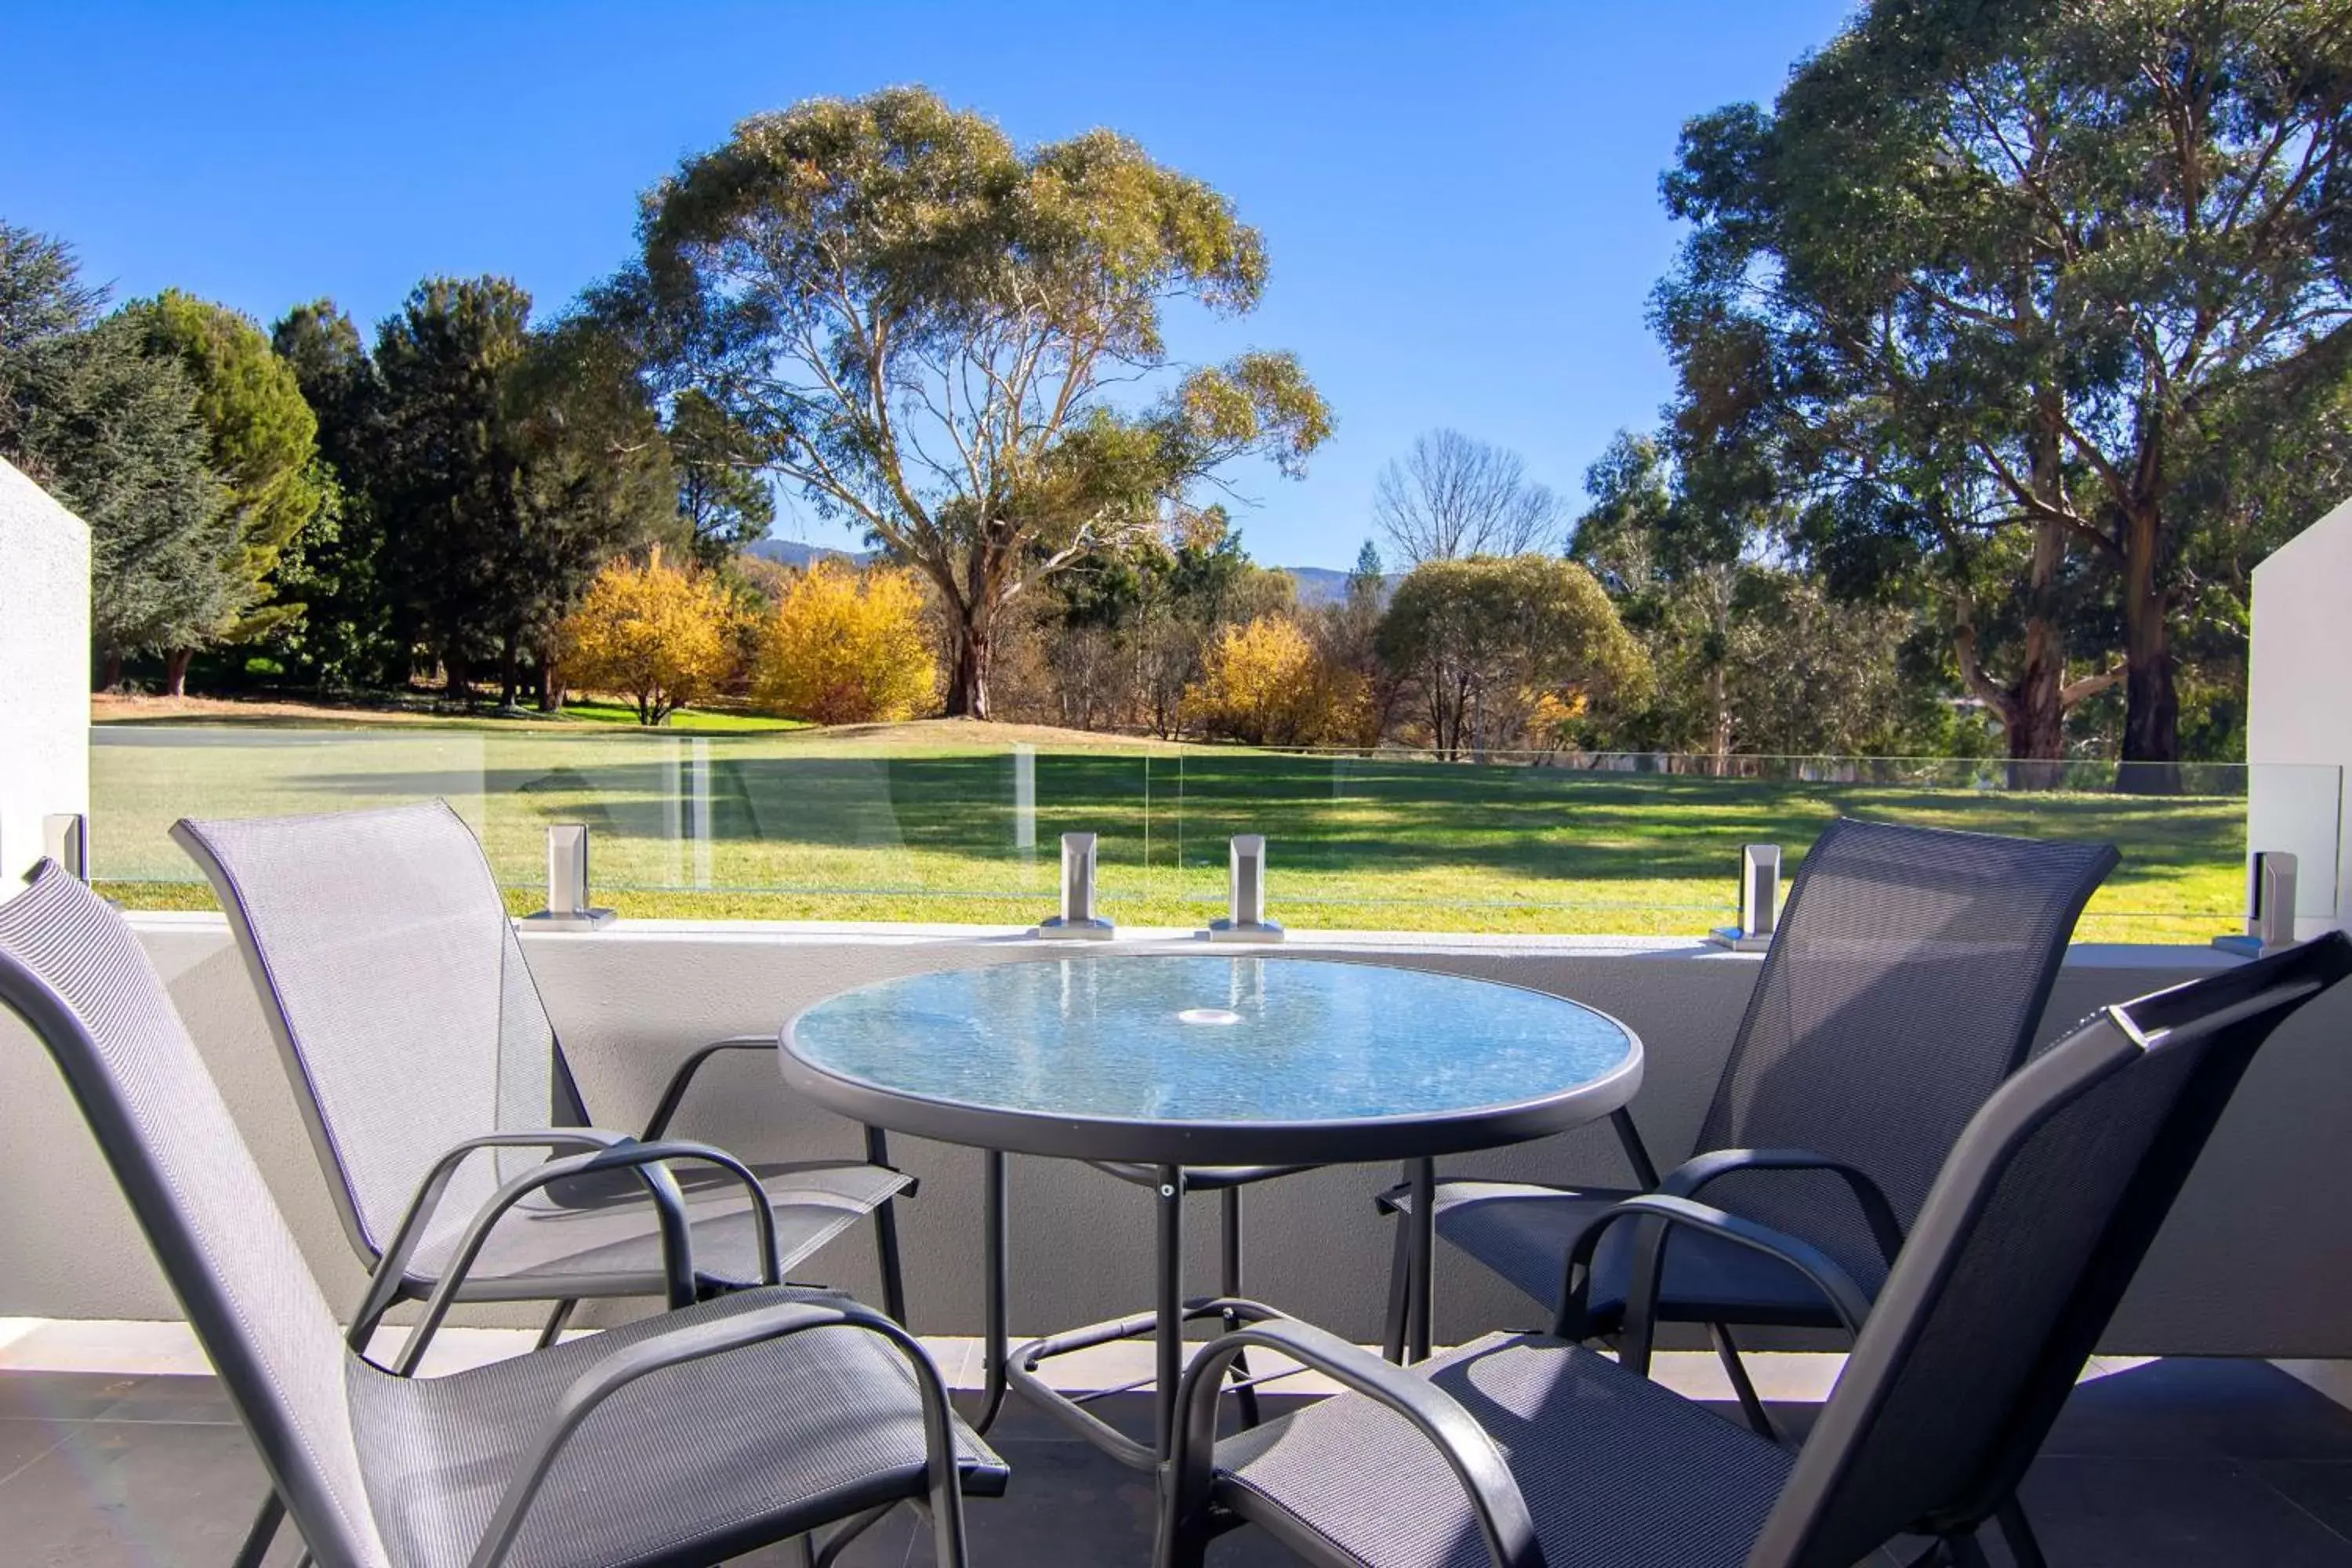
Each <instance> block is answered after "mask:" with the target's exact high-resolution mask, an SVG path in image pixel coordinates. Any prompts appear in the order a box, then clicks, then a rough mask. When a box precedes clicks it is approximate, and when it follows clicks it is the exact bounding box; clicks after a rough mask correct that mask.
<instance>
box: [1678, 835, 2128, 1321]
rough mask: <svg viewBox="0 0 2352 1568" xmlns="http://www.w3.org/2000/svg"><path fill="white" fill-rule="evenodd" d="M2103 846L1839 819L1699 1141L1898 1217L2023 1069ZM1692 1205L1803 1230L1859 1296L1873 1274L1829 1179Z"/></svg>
mask: <svg viewBox="0 0 2352 1568" xmlns="http://www.w3.org/2000/svg"><path fill="white" fill-rule="evenodd" d="M2115 864H2116V852H2115V850H2114V849H2113V848H2112V847H2109V846H2107V845H2105V844H2072V843H2065V842H2053V841H2046V840H2037V839H2024V838H2003V837H1994V836H1992V835H1990V834H1981V833H1950V832H1945V831H1942V830H1939V829H1936V828H1926V827H1891V826H1883V825H1881V824H1877V823H1869V822H1855V821H1853V820H1851V819H1846V818H1842V819H1840V820H1839V821H1837V822H1835V823H1833V824H1832V825H1831V826H1830V828H1829V831H1827V832H1826V833H1824V834H1822V837H1820V839H1819V840H1817V841H1816V842H1815V843H1814V845H1813V847H1812V848H1811V850H1809V851H1808V852H1807V853H1806V856H1805V861H1804V865H1803V867H1802V868H1801V869H1800V870H1799V872H1798V874H1797V879H1796V882H1795V885H1794V886H1793V887H1792V888H1791V889H1790V896H1789V905H1788V910H1787V911H1786V915H1785V917H1784V918H1783V920H1782V921H1781V922H1780V930H1779V931H1778V932H1777V933H1776V934H1775V935H1774V937H1773V939H1772V947H1771V951H1770V952H1769V953H1767V954H1766V955H1765V959H1764V966H1763V972H1762V973H1760V974H1759V975H1758V977H1757V981H1756V990H1755V992H1754V994H1752V995H1751V996H1750V998H1749V1000H1748V1012H1747V1015H1746V1016H1745V1017H1743V1018H1742V1019H1741V1021H1740V1026H1739V1033H1738V1036H1737V1037H1736V1038H1735V1039H1734V1041H1733V1044H1732V1047H1731V1055H1730V1058H1729V1059H1728V1060H1727V1062H1726V1063H1725V1066H1724V1070H1723V1078H1722V1079H1721V1081H1720V1082H1719V1083H1718V1084H1717V1088H1716V1094H1715V1100H1714V1101H1713V1103H1712V1104H1711V1105H1710V1106H1709V1108H1708V1110H1707V1115H1706V1122H1705V1124H1704V1125H1703V1126H1702V1127H1701V1129H1700V1131H1699V1143H1698V1147H1699V1148H1700V1149H1701V1150H1714V1149H1766V1148H1773V1149H1787V1148H1794V1149H1810V1150H1812V1151H1814V1152H1818V1153H1822V1154H1828V1155H1830V1156H1832V1157H1833V1158H1836V1159H1840V1160H1844V1161H1847V1162H1849V1163H1853V1164H1854V1165H1856V1166H1859V1167H1860V1168H1861V1169H1862V1170H1864V1172H1866V1173H1868V1174H1869V1175H1870V1177H1871V1178H1872V1179H1873V1180H1874V1181H1875V1182H1876V1183H1877V1184H1878V1186H1879V1188H1880V1190H1882V1191H1883V1192H1885V1194H1886V1196H1887V1200H1888V1202H1889V1203H1890V1204H1891V1205H1893V1206H1894V1209H1895V1216H1896V1217H1897V1218H1898V1219H1899V1220H1901V1221H1902V1222H1903V1224H1904V1225H1905V1226H1909V1224H1910V1222H1911V1221H1912V1219H1913V1218H1914V1217H1916V1215H1917V1214H1918V1212H1919V1205H1921V1204H1923V1203H1925V1202H1926V1201H1927V1189H1928V1186H1929V1185H1930V1184H1932V1183H1933V1182H1934V1180H1935V1176H1936V1171H1937V1167H1938V1166H1940V1165H1941V1164H1942V1163H1943V1161H1944V1156H1945V1155H1946V1154H1947V1153H1948V1152H1949V1151H1950V1149H1951V1147H1952V1142H1953V1141H1954V1140H1955V1139H1957V1138H1958V1136H1959V1133H1960V1129H1961V1128H1962V1127H1964V1126H1966V1125H1967V1124H1968V1121H1969V1117H1970V1116H1971V1115H1973V1114H1975V1112H1976V1110H1977V1108H1978V1107H1979V1106H1980V1105H1982V1104H1983V1103H1984V1100H1985V1097H1986V1096H1988V1095H1990V1093H1991V1092H1992V1091H1993V1089H1994V1088H1995V1087H1996V1086H1997V1085H1999V1084H2000V1081H2001V1079H2004V1078H2005V1077H2007V1076H2008V1075H2009V1074H2010V1073H2011V1072H2012V1071H2014V1070H2015V1069H2016V1068H2017V1066H2018V1064H2020V1063H2021V1062H2022V1061H2023V1060H2024V1059H2025V1057H2026V1054H2027V1052H2028V1051H2029V1050H2030V1049H2031V1048H2032V1043H2033V1035H2034V1030H2035V1028H2036V1027H2037V1026H2038V1025H2039V1023H2040V1021H2041V1016H2042V1004H2043V1003H2044V1002H2046V1001H2047V1000H2048V998H2049V994H2050V987H2051V984H2053V981H2054V980H2055V979H2056V977H2057V973H2058V965H2059V963H2060V961H2061V960H2062V959H2063V957H2064V955H2065V951H2066V942H2067V938H2068V937H2069V936H2070V935H2071V934H2072V933H2073V931H2074V919H2075V917H2076V916H2077V915H2078V914H2080V913H2081V912H2082V909H2083V905H2084V901H2085V900H2088V899H2089V898H2090V896H2091V894H2092V892H2093V891H2094V890H2095V889H2096V888H2097V887H2098V885H2099V883H2100V881H2101V880H2103V879H2105V876H2106V874H2107V872H2108V871H2109V870H2111V869H2112V868H2114V867H2115ZM1705 1195H1706V1201H1707V1202H1709V1203H1712V1204H1717V1205H1721V1206H1722V1207H1725V1208H1727V1209H1731V1210H1733V1211H1735V1212H1737V1213H1739V1214H1742V1215H1747V1216H1748V1217H1749V1218H1751V1219H1754V1220H1757V1221H1759V1223H1762V1224H1764V1225H1768V1226H1774V1227H1776V1228H1779V1229H1784V1230H1788V1231H1790V1232H1791V1233H1792V1234H1795V1235H1798V1236H1801V1237H1805V1238H1806V1239H1807V1240H1809V1241H1811V1242H1812V1243H1813V1244H1814V1245H1815V1246H1818V1247H1822V1249H1823V1250H1825V1251H1827V1252H1828V1253H1829V1254H1830V1256H1831V1257H1832V1258H1835V1259H1836V1260H1837V1261H1838V1263H1839V1264H1840V1265H1841V1266H1843V1268H1845V1269H1846V1270H1847V1271H1848V1272H1849V1273H1851V1274H1853V1277H1854V1278H1855V1279H1857V1280H1858V1281H1860V1282H1861V1283H1862V1284H1863V1285H1864V1287H1866V1288H1874V1287H1875V1286H1876V1285H1877V1283H1878V1281H1879V1280H1880V1279H1882V1278H1884V1276H1885V1262H1884V1260H1883V1259H1882V1258H1881V1255H1880V1252H1879V1249H1878V1247H1877V1244H1876V1242H1875V1241H1874V1238H1873V1237H1872V1236H1871V1234H1870V1231H1869V1228H1868V1226H1867V1225H1866V1223H1865V1222H1864V1217H1863V1214H1862V1211H1861V1209H1860V1207H1859V1206H1858V1205H1856V1204H1855V1203H1854V1202H1853V1197H1852V1196H1851V1194H1850V1193H1849V1191H1848V1189H1847V1188H1846V1187H1845V1186H1844V1184H1843V1183H1842V1182H1841V1181H1839V1180H1838V1179H1837V1178H1836V1177H1834V1176H1830V1175H1825V1174H1815V1173H1787V1172H1773V1173H1747V1174H1738V1173H1735V1174H1733V1175H1731V1176H1727V1177H1725V1178H1723V1179H1722V1180H1720V1181H1718V1182H1716V1183H1714V1184H1710V1185H1709V1186H1708V1187H1707V1188H1706V1194H1705Z"/></svg>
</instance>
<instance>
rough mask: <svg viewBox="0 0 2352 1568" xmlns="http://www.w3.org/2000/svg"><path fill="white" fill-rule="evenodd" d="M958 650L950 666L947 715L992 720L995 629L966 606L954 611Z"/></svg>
mask: <svg viewBox="0 0 2352 1568" xmlns="http://www.w3.org/2000/svg"><path fill="white" fill-rule="evenodd" d="M955 616H956V622H955V651H954V658H953V659H952V660H951V662H950V665H949V667H948V707H947V711H948V717H949V718H950V719H990V718H993V717H995V715H994V714H993V713H992V711H991V710H990V706H989V700H988V666H989V659H990V656H991V655H992V653H993V652H994V649H993V648H992V646H991V644H992V629H991V628H990V627H989V626H988V625H987V624H986V623H985V622H984V621H982V620H981V619H980V618H979V617H978V616H975V615H974V614H973V612H972V611H971V609H970V608H969V607H966V606H958V607H957V608H956V611H955Z"/></svg>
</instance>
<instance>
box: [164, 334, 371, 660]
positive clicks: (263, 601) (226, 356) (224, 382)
mask: <svg viewBox="0 0 2352 1568" xmlns="http://www.w3.org/2000/svg"><path fill="white" fill-rule="evenodd" d="M131 310H132V312H133V314H134V315H135V316H136V317H137V319H138V320H139V321H140V323H141V324H142V327H143V328H144V330H145V331H146V334H147V346H148V350H149V352H150V353H156V354H169V355H172V356H174V357H176V358H177V359H178V360H179V362H180V364H181V367H182V368H183V369H184V370H185V371H186V372H187V374H188V379H189V381H190V382H191V384H193V385H194V388H195V395H196V414H197V416H198V417H200V418H202V419H203V420H204V422H205V431H206V433H207V434H208V436H209V437H210V440H211V461H212V467H213V470H214V472H215V473H216V474H218V475H219V476H220V478H221V479H222V481H223V482H224V483H226V485H227V486H228V500H229V506H230V509H231V510H233V511H234V512H235V514H236V534H237V571H238V574H239V575H240V577H241V578H242V579H243V581H242V583H241V584H240V587H239V592H238V598H239V600H240V603H239V604H238V605H237V611H236V620H235V621H234V623H232V624H231V625H230V626H228V627H227V629H226V634H225V635H226V637H229V638H230V639H231V640H234V641H249V640H251V639H253V638H255V637H259V636H260V635H261V634H263V633H265V632H268V631H269V630H270V629H272V628H273V627H276V626H281V625H283V624H285V623H286V622H288V621H289V620H291V619H293V618H294V617H296V616H299V615H300V614H301V613H302V605H301V604H300V603H299V601H287V600H285V599H283V598H282V597H281V596H280V595H278V578H277V568H278V558H279V556H280V555H281V554H282V553H283V552H285V550H286V548H287V547H288V546H289V545H290V544H292V543H293V542H294V541H295V539H296V537H297V536H299V534H300V533H301V531H302V530H303V529H305V528H306V527H308V526H309V525H310V522H311V521H313V520H314V519H316V518H317V517H318V516H319V514H320V511H322V510H325V508H326V506H327V504H328V486H329V484H330V482H331V481H330V480H329V479H328V478H327V476H326V474H325V473H324V471H323V470H322V469H321V468H320V466H319V462H318V457H319V453H318V432H319V420H318V416H317V415H315V414H313V413H312V412H311V410H310V403H309V402H308V401H307V400H306V399H305V398H304V396H303V395H302V387H301V383H300V381H299V379H298V378H297V376H296V375H295V374H294V370H293V367H292V366H290V365H289V364H288V363H286V362H285V361H284V360H282V359H280V358H278V353H277V351H276V350H275V349H274V348H272V347H271V346H270V341H269V339H268V338H267V337H265V336H264V335H263V334H262V331H261V329H260V328H259V327H258V326H257V325H256V324H255V323H254V322H253V321H251V320H250V319H249V318H247V317H246V316H243V315H240V314H238V313H237V312H236V311H235V310H230V309H228V308H227V307H226V306H225V305H215V304H212V303H210V302H208V301H206V300H199V299H196V298H195V297H194V295H190V294H184V293H182V292H180V291H179V290H178V289H165V290H164V291H163V293H162V294H160V295H158V296H157V297H156V298H154V299H153V300H145V301H142V302H141V303H140V304H138V305H135V306H133V307H131ZM186 651H187V650H184V649H181V650H174V658H176V659H178V660H179V661H180V668H184V661H185V657H186ZM175 684H176V682H175Z"/></svg>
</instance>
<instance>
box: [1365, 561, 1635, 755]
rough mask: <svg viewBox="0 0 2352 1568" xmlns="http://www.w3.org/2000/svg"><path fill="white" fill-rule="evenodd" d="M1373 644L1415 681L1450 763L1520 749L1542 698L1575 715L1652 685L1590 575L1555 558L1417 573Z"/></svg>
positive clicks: (1428, 567)
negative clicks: (1473, 754) (1459, 758)
mask: <svg viewBox="0 0 2352 1568" xmlns="http://www.w3.org/2000/svg"><path fill="white" fill-rule="evenodd" d="M1380 648H1381V657H1382V658H1385V659H1386V660H1387V661H1388V662H1389V663H1390V665H1391V666H1392V667H1393V668H1397V669H1399V670H1401V671H1404V672H1406V673H1408V674H1409V676H1410V677H1411V679H1412V681H1413V682H1414V686H1415V689H1416V691H1417V694H1418V696H1419V699H1420V702H1421V706H1422V708H1423V711H1424V713H1425V714H1426V716H1427V718H1428V721H1429V729H1430V736H1431V740H1432V742H1433V744H1434V745H1435V746H1436V748H1437V750H1438V752H1440V753H1441V754H1443V755H1444V756H1447V757H1454V756H1459V755H1460V754H1462V753H1463V752H1465V751H1466V752H1489V751H1501V750H1510V749H1514V748H1517V747H1521V746H1525V745H1527V744H1528V741H1529V739H1530V735H1529V729H1530V723H1531V721H1532V720H1533V719H1534V717H1535V715H1536V714H1537V712H1538V709H1539V706H1540V705H1542V702H1543V699H1544V698H1546V697H1548V696H1549V697H1551V698H1554V699H1556V703H1555V704H1554V707H1555V709H1556V710H1561V711H1567V710H1580V709H1582V708H1583V707H1585V706H1587V705H1589V704H1591V703H1592V702H1595V701H1603V702H1605V701H1612V700H1623V699H1625V698H1629V697H1632V696H1634V695H1636V694H1638V693H1640V692H1641V691H1643V689H1645V688H1646V687H1647V685H1648V682H1649V679H1650V668H1649V661H1648V659H1647V658H1645V657H1644V656H1643V652H1642V648H1641V645H1640V644H1638V643H1636V642H1635V641H1634V640H1633V637H1631V636H1630V635H1629V634H1628V633H1627V632H1626V630H1625V627H1624V625H1623V623H1622V621H1620V620H1619V619H1618V616H1617V609H1616V606H1615V605H1612V604H1611V603H1610V602H1609V595H1607V594H1606V593H1604V592H1603V591H1602V590H1601V584H1599V583H1597V582H1595V581H1594V580H1593V576H1592V574H1591V573H1590V572H1588V571H1586V570H1585V569H1584V568H1583V567H1581V566H1580V565H1577V564H1576V563H1573V562H1570V561H1563V560H1561V559H1559V557H1558V556H1553V555H1532V554H1531V555H1514V556H1504V557H1496V556H1484V555H1481V556H1472V557H1470V558H1468V559H1466V560H1462V561H1432V562H1428V563H1424V564H1423V565H1420V566H1416V567H1415V568H1413V570H1412V572H1411V573H1409V574H1406V576H1405V579H1404V581H1403V582H1402V583H1400V584H1397V589H1396V595H1395V596H1394V597H1393V598H1392V599H1391V600H1390V602H1389V608H1388V614H1387V615H1386V616H1385V617H1383V619H1382V621H1381V629H1380ZM1544 749H1549V745H1547V746H1546V747H1545V748H1544Z"/></svg>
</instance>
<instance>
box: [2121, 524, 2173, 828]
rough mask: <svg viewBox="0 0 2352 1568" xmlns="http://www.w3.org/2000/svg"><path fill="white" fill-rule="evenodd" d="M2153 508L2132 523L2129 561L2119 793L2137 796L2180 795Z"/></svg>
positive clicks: (2168, 631)
mask: <svg viewBox="0 0 2352 1568" xmlns="http://www.w3.org/2000/svg"><path fill="white" fill-rule="evenodd" d="M2160 521H2161V520H2160V518H2159V517H2158V513H2157V510H2156V509H2155V508H2154V507H2152V506H2151V507H2148V508H2147V509H2145V510H2143V511H2142V512H2141V513H2140V514H2139V515H2137V516H2136V517H2134V518H2133V519H2132V521H2131V545H2132V547H2131V549H2130V550H2129V551H2127V552H2126V554H2125V557H2124V743H2123V760H2124V762H2125V763H2126V766H2125V767H2123V768H2121V769H2119V770H2118V771H2117V773H2116V788H2117V789H2120V790H2125V791H2127V792H2129V793H2132V794H2135V795H2176V794H2178V793H2179V790H2180V693H2179V689H2178V688H2177V687H2176V686H2175V685H2174V683H2173V672H2172V632H2171V628H2170V627H2169V626H2167V625H2166V623H2165V609H2166V605H2165V595H2164V590H2163V588H2162V587H2161V585H2160V584H2159V583H2158V575H2159V569H2160V567H2161V564H2162V563H2161V562H2160V561H2159V559H2158V552H2159V550H2160V547H2161V542H2162V536H2161V533H2160V531H2159V523H2160Z"/></svg>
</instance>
